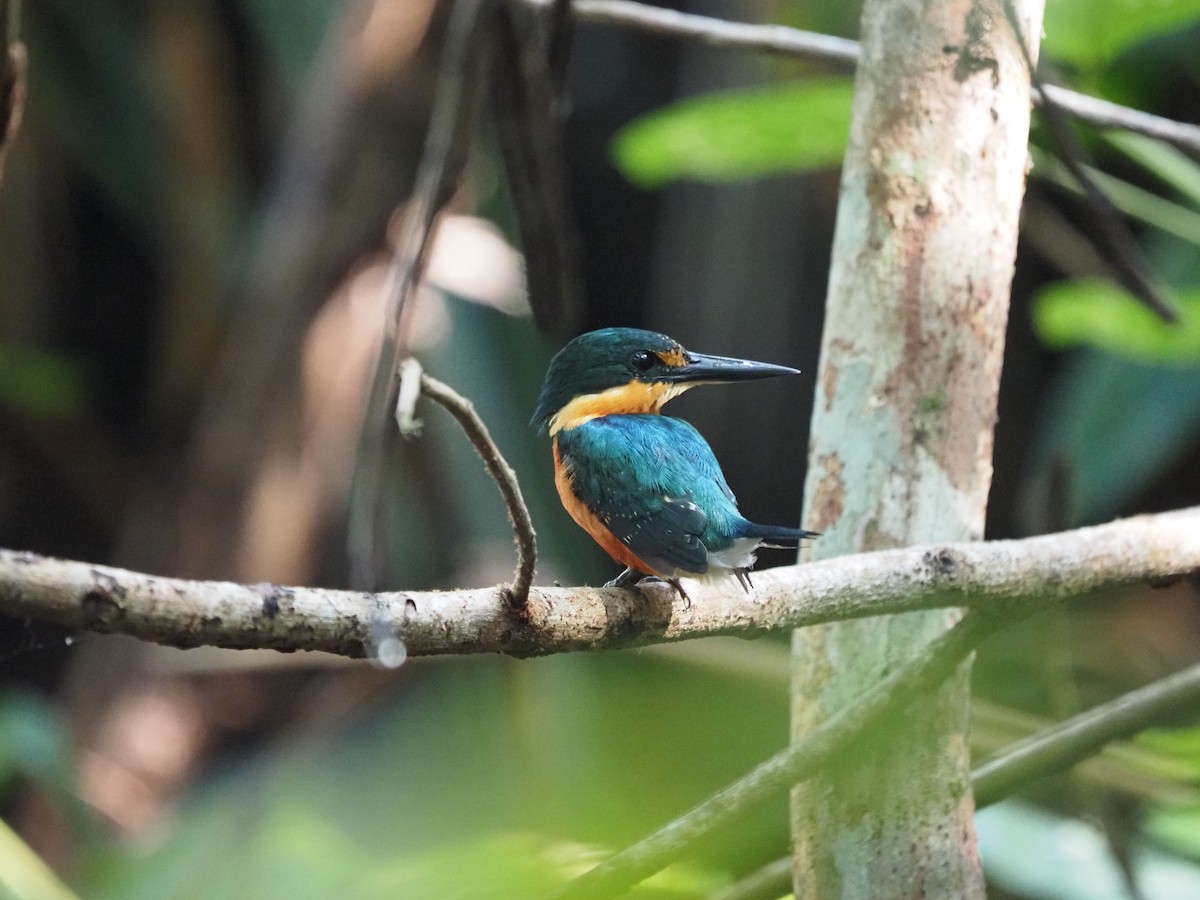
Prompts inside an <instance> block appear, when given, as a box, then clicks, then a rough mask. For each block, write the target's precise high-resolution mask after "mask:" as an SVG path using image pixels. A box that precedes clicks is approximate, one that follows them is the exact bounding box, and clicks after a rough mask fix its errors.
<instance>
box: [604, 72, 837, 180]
mask: <svg viewBox="0 0 1200 900" xmlns="http://www.w3.org/2000/svg"><path fill="white" fill-rule="evenodd" d="M853 98H854V79H852V78H812V79H808V80H805V81H801V82H797V83H795V84H786V85H770V86H767V87H761V88H753V89H748V90H740V91H723V92H717V93H711V94H705V95H703V96H699V97H691V98H688V99H686V100H681V101H679V102H678V103H674V104H672V105H671V106H668V107H666V108H664V109H660V110H657V111H655V112H652V113H649V114H647V115H645V116H643V117H641V118H640V119H637V120H636V121H634V122H632V123H630V124H629V125H627V126H625V128H624V129H622V130H621V132H620V133H618V134H617V136H616V137H615V138H614V140H613V146H612V153H613V157H614V159H615V160H616V163H617V165H618V167H619V168H620V169H621V171H622V172H624V173H625V176H626V177H627V178H629V179H630V180H631V181H633V182H634V183H635V184H638V185H639V186H641V187H645V188H653V187H661V186H662V185H664V184H666V183H667V182H669V181H673V180H676V179H683V178H688V179H695V180H699V181H714V182H721V181H737V180H741V179H746V178H757V177H761V176H764V175H774V174H779V173H784V172H806V171H811V170H813V169H822V168H831V167H833V166H836V165H838V164H839V163H840V162H841V160H842V157H843V156H844V155H845V152H846V142H847V140H848V139H849V133H850V104H851V101H852V100H853Z"/></svg>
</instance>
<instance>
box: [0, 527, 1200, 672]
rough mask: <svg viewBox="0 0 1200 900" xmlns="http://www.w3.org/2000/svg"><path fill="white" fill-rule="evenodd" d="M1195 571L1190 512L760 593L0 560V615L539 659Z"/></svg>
mask: <svg viewBox="0 0 1200 900" xmlns="http://www.w3.org/2000/svg"><path fill="white" fill-rule="evenodd" d="M1196 572H1200V507H1193V508H1190V509H1185V510H1177V511H1175V512H1169V513H1160V514H1158V515H1149V516H1138V517H1136V518H1132V519H1124V520H1121V521H1117V522H1112V523H1109V524H1107V525H1098V526H1095V527H1091V528H1081V529H1078V530H1075V531H1067V532H1061V533H1059V534H1052V535H1044V536H1042V537H1036V538H1027V539H1025V540H1019V541H990V542H985V543H974V542H968V543H959V544H935V545H927V546H923V547H910V548H906V549H903V550H885V551H879V552H874V553H861V554H854V555H850V556H841V557H837V558H835V559H829V560H822V561H820V562H815V563H808V564H805V565H800V566H786V567H782V568H778V569H771V570H768V571H765V572H762V573H759V574H757V575H756V576H755V585H756V590H755V592H754V593H753V594H751V595H743V594H742V593H741V592H740V591H738V590H736V588H730V587H728V586H724V585H720V584H716V585H709V586H705V585H696V586H692V585H691V584H689V586H688V593H689V594H690V595H691V597H692V603H691V604H690V605H687V604H685V603H683V602H682V601H677V599H676V597H675V595H674V591H672V590H671V589H670V588H669V587H667V586H666V585H647V586H646V587H643V588H640V589H620V588H586V587H579V588H557V587H556V588H547V587H535V588H533V589H531V590H530V592H529V598H528V602H527V604H526V605H525V607H523V608H521V609H513V608H512V607H511V606H510V604H509V601H508V596H507V593H506V589H505V588H503V587H491V588H481V589H475V590H461V591H427V592H417V591H404V592H389V593H378V594H368V593H363V592H360V591H336V590H322V589H317V588H304V587H280V586H278V585H270V584H266V585H239V584H231V583H229V582H215V581H185V580H182V579H174V578H158V577H155V576H151V575H144V574H139V573H136V572H129V571H125V570H122V569H115V568H110V567H107V566H98V565H93V564H90V563H85V562H69V561H64V560H56V559H50V558H47V557H42V556H37V555H35V554H31V553H21V552H18V551H13V550H0V615H8V616H17V617H22V618H31V619H38V620H43V621H47V622H56V623H58V624H61V625H65V626H68V627H72V628H82V629H89V630H92V631H102V632H117V633H122V634H129V635H133V636H134V637H138V638H142V639H143V640H149V641H155V642H158V643H161V644H169V645H173V646H179V647H194V646H198V645H200V644H211V645H215V646H221V647H239V648H245V647H267V648H273V649H277V650H325V651H328V652H331V653H338V654H341V655H343V656H351V657H364V656H368V655H370V652H371V651H370V648H371V646H372V645H373V640H374V638H373V634H372V629H373V627H374V628H380V627H382V628H386V629H388V630H389V633H394V634H396V635H397V636H398V637H399V638H400V639H401V640H402V641H404V643H405V645H406V648H407V652H408V655H409V656H430V655H439V654H447V653H506V654H509V655H512V656H519V657H526V656H544V655H547V654H551V653H560V652H566V651H573V650H598V649H616V648H625V647H640V646H646V645H649V644H658V643H667V642H670V641H681V640H687V639H690V638H698V637H711V636H715V635H735V636H739V637H753V636H757V635H759V634H762V633H763V632H766V631H776V630H784V629H790V628H797V627H802V626H806V625H813V624H817V623H820V622H832V621H839V620H844V619H853V618H862V617H866V616H877V615H885V614H889V613H898V612H907V611H911V610H917V609H937V608H942V607H954V606H970V607H976V608H979V609H1010V608H1014V607H1016V608H1018V611H1019V608H1020V607H1030V608H1042V607H1045V606H1047V605H1049V604H1051V603H1055V602H1058V601H1061V600H1065V599H1068V598H1071V597H1077V596H1081V595H1084V594H1088V593H1091V592H1094V591H1098V590H1103V589H1106V588H1114V587H1120V586H1124V585H1130V584H1137V583H1160V582H1163V581H1170V580H1175V579H1179V578H1183V577H1187V576H1189V575H1191V574H1193V573H1196Z"/></svg>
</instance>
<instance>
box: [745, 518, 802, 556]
mask: <svg viewBox="0 0 1200 900" xmlns="http://www.w3.org/2000/svg"><path fill="white" fill-rule="evenodd" d="M819 535H820V532H819V531H805V530H804V529H803V528H785V527H784V526H782V525H756V524H754V523H753V522H747V523H746V524H745V525H744V526H743V527H742V528H740V529H738V537H748V538H757V539H758V540H759V542H760V544H761V545H762V546H763V547H774V548H775V549H777V550H795V549H796V548H797V547H799V546H800V542H801V541H802V540H804V539H805V538H814V537H818V536H819Z"/></svg>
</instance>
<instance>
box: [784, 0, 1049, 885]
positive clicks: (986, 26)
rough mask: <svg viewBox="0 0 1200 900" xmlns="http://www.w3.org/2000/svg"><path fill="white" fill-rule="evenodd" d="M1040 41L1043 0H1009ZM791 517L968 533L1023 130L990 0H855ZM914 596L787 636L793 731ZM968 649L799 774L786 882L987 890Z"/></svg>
mask: <svg viewBox="0 0 1200 900" xmlns="http://www.w3.org/2000/svg"><path fill="white" fill-rule="evenodd" d="M1013 2H1014V4H1015V7H1016V10H1017V15H1018V17H1019V19H1020V21H1021V23H1022V25H1023V28H1024V30H1025V34H1024V36H1023V37H1024V39H1025V40H1026V41H1028V42H1029V44H1030V46H1031V49H1033V50H1034V52H1036V45H1037V38H1038V36H1039V35H1040V33H1041V20H1042V7H1043V2H1042V0H1013ZM862 44H863V57H862V61H861V62H860V64H859V68H858V78H857V91H856V95H855V102H854V116H853V123H852V126H851V135H850V147H849V150H848V152H847V156H846V161H845V168H844V171H843V174H842V185H841V196H840V200H839V206H838V222H837V231H836V237H835V241H834V250H833V263H832V273H831V280H830V285H829V296H828V300H827V310H826V321H825V331H824V335H823V339H822V349H821V365H820V375H819V387H818V392H817V400H816V407H815V410H814V413H813V424H812V441H811V446H810V452H809V470H808V484H807V490H806V492H805V495H806V498H807V499H806V504H807V505H806V510H805V518H804V523H805V525H806V527H810V528H814V529H816V530H819V531H822V532H824V536H823V537H822V538H820V539H819V540H818V541H817V542H816V543H815V546H814V553H815V554H816V555H818V556H821V557H827V556H834V555H837V554H841V553H847V552H851V551H856V550H875V549H881V548H885V547H894V546H902V545H906V544H910V543H914V542H920V541H933V540H947V541H949V540H963V539H978V538H981V537H982V536H983V524H984V514H985V511H986V507H987V493H988V488H989V486H990V482H991V474H992V462H991V455H992V437H993V428H994V425H995V420H996V396H997V392H998V388H999V382H1000V368H1001V358H1002V354H1003V349H1004V330H1005V324H1006V319H1007V315H1008V299H1009V289H1010V285H1011V281H1012V272H1013V261H1014V258H1015V255H1016V246H1017V224H1018V216H1019V212H1020V206H1021V198H1022V193H1023V189H1024V181H1025V170H1026V159H1027V153H1026V142H1027V139H1028V133H1029V110H1030V102H1029V73H1028V71H1027V69H1026V66H1025V63H1024V60H1023V56H1022V54H1021V50H1020V46H1019V44H1018V43H1017V39H1016V37H1015V36H1014V34H1013V31H1012V28H1011V27H1010V25H1009V24H1008V21H1007V19H1006V17H1005V13H1004V6H1003V0H866V4H865V7H864V10H863V18H862ZM954 618H955V617H954V616H952V615H947V614H946V613H945V612H931V613H918V614H911V615H905V616H897V617H892V618H888V619H869V620H865V621H863V622H856V623H846V624H837V625H831V626H827V627H823V628H819V629H805V630H801V631H798V632H796V634H795V637H794V645H793V648H794V661H795V662H794V674H795V682H794V685H793V725H792V727H793V734H794V736H796V737H799V736H801V735H803V734H805V733H806V732H807V731H809V730H810V729H811V728H812V727H813V726H814V725H815V724H816V723H818V722H820V721H822V720H823V719H825V718H826V717H828V716H829V715H830V714H831V713H833V712H835V711H836V710H838V709H840V708H841V707H843V706H845V705H847V704H848V703H853V702H854V699H855V698H856V697H857V696H858V695H859V694H860V693H861V692H862V691H863V689H864V688H865V687H866V686H868V685H870V684H871V683H873V682H875V681H876V680H878V679H879V678H880V677H881V676H882V675H884V674H885V673H886V672H888V671H889V670H891V669H892V668H894V667H895V666H896V665H898V664H899V663H901V662H902V661H904V660H907V659H910V658H911V657H912V656H913V654H915V653H920V652H921V647H922V646H923V645H924V644H925V643H926V642H927V641H929V640H930V638H931V637H933V636H934V635H936V634H937V633H939V632H940V631H942V630H944V629H945V628H947V627H948V626H949V625H950V624H951V623H952V621H953V620H954ZM969 675H970V669H969V666H968V665H964V666H963V667H962V668H961V669H960V671H959V672H958V674H957V676H956V677H955V678H953V679H951V680H950V681H949V682H948V683H947V684H945V685H944V686H943V687H942V689H941V690H940V691H939V692H937V693H936V694H935V695H933V696H929V697H927V698H924V700H923V701H922V702H921V703H919V704H917V705H916V706H915V707H914V708H913V709H911V710H909V711H908V712H907V713H906V715H905V716H904V717H903V718H902V719H901V720H900V721H901V723H900V724H899V725H897V726H895V729H894V731H892V732H891V733H889V734H887V735H886V736H882V737H881V739H880V740H877V741H874V742H872V744H871V746H867V747H863V748H861V749H860V750H859V751H858V752H856V753H855V754H854V758H853V759H850V760H846V761H845V765H843V766H841V767H840V768H839V770H838V771H837V772H833V773H829V775H828V776H826V777H823V778H822V779H820V780H818V781H814V782H811V783H809V784H806V785H804V786H801V787H799V788H797V789H796V791H795V793H794V795H793V800H792V827H793V838H794V850H795V866H796V895H797V897H847V898H856V900H859V898H871V897H880V898H885V897H886V898H894V897H981V896H982V895H983V880H982V875H981V873H980V869H979V860H978V854H977V849H976V843H975V833H974V825H973V812H974V808H973V803H972V798H971V793H970V770H969V758H968V742H967V702H968V692H969Z"/></svg>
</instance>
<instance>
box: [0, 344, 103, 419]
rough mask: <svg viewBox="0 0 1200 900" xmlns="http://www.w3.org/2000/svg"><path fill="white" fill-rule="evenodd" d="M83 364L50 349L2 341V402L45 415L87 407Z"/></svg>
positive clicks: (0, 354)
mask: <svg viewBox="0 0 1200 900" xmlns="http://www.w3.org/2000/svg"><path fill="white" fill-rule="evenodd" d="M83 401H84V390H83V377H82V372H81V369H80V366H79V365H78V364H77V363H76V362H75V361H74V360H71V359H68V358H66V357H64V356H61V355H59V354H57V353H52V352H50V351H47V350H37V349H34V348H32V347H20V346H16V345H14V344H0V403H3V404H7V405H9V406H15V407H17V408H18V409H23V410H25V411H27V412H33V413H38V414H41V415H45V416H68V415H72V414H73V413H76V412H78V411H79V410H80V409H81V408H82V407H83Z"/></svg>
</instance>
